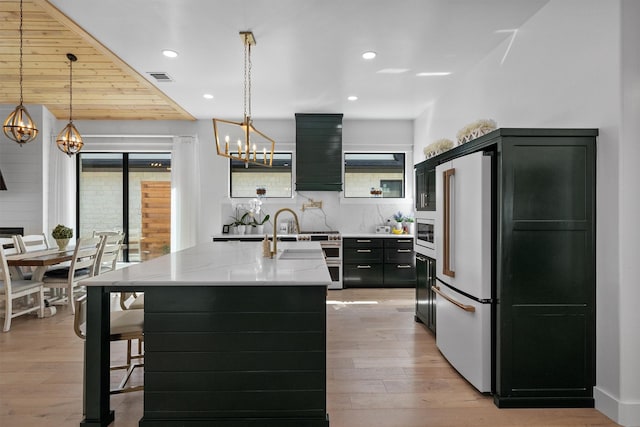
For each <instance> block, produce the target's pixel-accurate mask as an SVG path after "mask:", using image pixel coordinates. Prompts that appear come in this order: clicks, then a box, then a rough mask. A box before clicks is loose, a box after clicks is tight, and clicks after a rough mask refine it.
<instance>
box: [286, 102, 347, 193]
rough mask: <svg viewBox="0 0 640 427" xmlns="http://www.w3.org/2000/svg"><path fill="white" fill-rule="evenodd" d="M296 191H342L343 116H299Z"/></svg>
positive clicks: (297, 122) (297, 119)
mask: <svg viewBox="0 0 640 427" xmlns="http://www.w3.org/2000/svg"><path fill="white" fill-rule="evenodd" d="M296 191H342V114H296Z"/></svg>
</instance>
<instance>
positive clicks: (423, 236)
mask: <svg viewBox="0 0 640 427" xmlns="http://www.w3.org/2000/svg"><path fill="white" fill-rule="evenodd" d="M435 225H436V224H435V219H433V218H417V219H416V244H415V246H416V252H418V253H420V254H422V255H426V256H429V257H431V258H435V251H436V241H435Z"/></svg>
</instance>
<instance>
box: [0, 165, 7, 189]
mask: <svg viewBox="0 0 640 427" xmlns="http://www.w3.org/2000/svg"><path fill="white" fill-rule="evenodd" d="M6 190H7V184H5V182H4V177H3V176H2V171H1V170H0V191H6Z"/></svg>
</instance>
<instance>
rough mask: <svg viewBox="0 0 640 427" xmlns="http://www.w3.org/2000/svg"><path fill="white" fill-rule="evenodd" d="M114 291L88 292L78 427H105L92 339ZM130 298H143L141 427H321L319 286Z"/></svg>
mask: <svg viewBox="0 0 640 427" xmlns="http://www.w3.org/2000/svg"><path fill="white" fill-rule="evenodd" d="M126 289H127V290H131V289H132V287H131V286H128V287H127V288H126ZM118 290H119V289H118V287H117V286H111V287H106V286H105V287H99V286H90V287H88V292H89V298H88V301H89V307H88V313H90V316H89V318H88V319H87V322H88V323H87V326H88V333H87V337H88V338H87V342H86V357H87V359H86V360H87V361H93V362H94V363H87V367H86V375H87V377H86V394H87V397H86V402H87V403H86V414H87V415H86V419H85V420H84V421H83V423H82V424H81V425H83V426H106V425H108V424H109V423H110V422H111V421H112V420H113V411H110V410H109V400H108V399H109V391H108V387H109V371H108V368H107V369H106V370H105V367H108V363H104V362H105V361H108V358H109V346H108V344H109V343H108V339H107V340H106V345H105V340H101V339H100V338H99V336H100V335H101V330H102V331H106V330H107V329H102V328H104V327H105V326H108V313H109V310H108V301H109V292H116V291H118ZM139 290H141V291H144V293H145V368H144V369H145V373H144V387H145V389H144V416H143V418H142V419H141V420H140V424H139V425H140V426H141V427H161V426H162V427H169V426H171V427H196V426H198V427H205V426H207V427H211V426H220V427H222V426H224V427H241V426H242V427H245V426H246V427H254V426H255V427H258V426H259V427H288V426H291V427H293V426H295V427H320V426H322V427H328V426H329V416H328V414H327V408H326V304H325V300H326V286H309V285H305V286H295V285H288V286H180V285H176V286H145V287H144V288H143V289H139ZM101 307H102V310H101V309H100V308H101ZM96 313H97V314H96ZM105 313H106V315H104V314H105ZM102 336H103V337H104V336H106V335H102ZM92 337H93V339H92Z"/></svg>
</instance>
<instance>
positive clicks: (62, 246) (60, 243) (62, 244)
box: [56, 239, 69, 251]
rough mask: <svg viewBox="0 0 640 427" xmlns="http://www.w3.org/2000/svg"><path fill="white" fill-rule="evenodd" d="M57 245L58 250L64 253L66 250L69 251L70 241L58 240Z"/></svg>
mask: <svg viewBox="0 0 640 427" xmlns="http://www.w3.org/2000/svg"><path fill="white" fill-rule="evenodd" d="M56 243H57V244H58V249H60V250H61V251H64V250H65V249H67V245H68V244H69V239H56Z"/></svg>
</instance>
